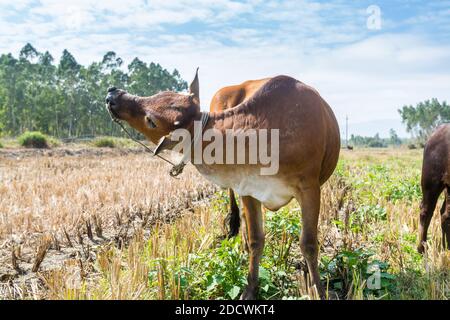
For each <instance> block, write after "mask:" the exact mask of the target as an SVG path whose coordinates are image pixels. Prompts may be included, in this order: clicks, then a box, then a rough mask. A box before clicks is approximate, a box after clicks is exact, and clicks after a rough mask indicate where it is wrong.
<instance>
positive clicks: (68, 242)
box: [0, 148, 216, 299]
mask: <svg viewBox="0 0 450 320" xmlns="http://www.w3.org/2000/svg"><path fill="white" fill-rule="evenodd" d="M168 170H169V168H168V166H167V165H165V164H163V163H161V162H160V161H158V160H157V159H154V158H152V157H151V156H150V155H149V154H147V153H145V152H144V151H142V149H104V148H102V149H100V148H96V149H94V148H56V149H48V150H32V149H7V150H5V149H3V150H0V181H1V183H0V299H23V298H34V299H41V298H45V291H43V290H41V289H42V287H43V285H44V281H45V280H44V279H45V273H46V272H48V271H50V270H54V269H58V268H61V267H63V266H67V265H71V264H76V265H77V266H78V267H80V266H81V270H83V272H89V269H90V268H89V264H90V263H93V262H94V261H95V258H96V252H97V251H98V250H101V249H102V248H103V247H105V246H111V245H113V246H117V247H119V248H120V247H122V246H124V245H126V244H127V242H128V241H129V240H130V239H131V238H132V237H133V235H134V233H135V232H136V230H140V232H142V230H143V231H144V236H146V235H148V233H149V231H150V230H151V228H152V226H154V225H155V224H157V223H158V222H161V223H167V222H170V221H172V220H174V219H176V218H177V217H179V216H181V215H183V213H184V212H189V211H190V210H191V208H192V207H193V206H194V205H195V204H196V203H197V202H199V201H202V200H203V199H205V198H207V197H209V196H211V195H212V194H213V193H214V192H215V191H216V188H215V187H213V186H212V185H210V184H209V183H207V182H205V181H204V180H203V178H201V177H200V176H199V175H198V173H197V172H196V171H195V170H193V168H190V167H188V168H186V172H185V173H184V174H183V175H182V176H181V178H180V179H178V180H175V179H173V178H170V177H169V176H168V174H167V173H168ZM142 175H147V176H148V177H149V178H148V179H142ZM42 254H44V257H43V259H41V258H40V257H39V256H40V255H41V256H42ZM40 260H42V261H40ZM33 269H34V270H33Z"/></svg>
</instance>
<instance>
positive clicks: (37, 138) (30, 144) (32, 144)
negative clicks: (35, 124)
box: [18, 131, 49, 149]
mask: <svg viewBox="0 0 450 320" xmlns="http://www.w3.org/2000/svg"><path fill="white" fill-rule="evenodd" d="M18 141H19V144H20V145H21V146H23V147H26V148H38V149H44V148H48V147H49V143H48V137H47V136H46V135H44V134H42V133H41V132H38V131H28V132H25V133H24V134H22V135H21V136H20V137H19V138H18Z"/></svg>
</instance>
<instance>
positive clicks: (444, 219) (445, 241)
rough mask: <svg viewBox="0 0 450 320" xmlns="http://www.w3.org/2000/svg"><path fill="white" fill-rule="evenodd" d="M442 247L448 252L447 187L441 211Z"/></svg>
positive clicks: (449, 197) (449, 208)
mask: <svg viewBox="0 0 450 320" xmlns="http://www.w3.org/2000/svg"><path fill="white" fill-rule="evenodd" d="M441 226H442V247H443V248H444V249H448V250H450V187H448V186H447V190H446V192H445V200H444V204H443V205H442V209H441Z"/></svg>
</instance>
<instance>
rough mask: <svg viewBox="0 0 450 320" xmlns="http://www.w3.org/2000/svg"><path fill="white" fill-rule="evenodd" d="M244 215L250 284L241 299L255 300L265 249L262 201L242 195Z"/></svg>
mask: <svg viewBox="0 0 450 320" xmlns="http://www.w3.org/2000/svg"><path fill="white" fill-rule="evenodd" d="M242 204H243V211H244V217H245V221H246V228H247V236H248V242H249V243H248V245H249V251H250V264H249V274H248V285H247V287H246V288H245V290H244V293H242V296H241V300H255V299H256V298H257V296H258V288H259V263H260V262H261V256H262V254H263V250H264V240H265V239H264V227H263V218H262V212H261V202H259V201H258V200H256V199H254V198H252V197H242Z"/></svg>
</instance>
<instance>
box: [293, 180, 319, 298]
mask: <svg viewBox="0 0 450 320" xmlns="http://www.w3.org/2000/svg"><path fill="white" fill-rule="evenodd" d="M296 199H297V201H298V202H299V203H300V206H301V208H302V235H301V240H300V248H301V250H302V253H303V255H304V257H305V259H306V263H307V265H308V270H309V274H310V277H311V282H312V285H314V286H316V288H317V291H318V293H319V295H320V298H321V299H325V290H324V289H323V286H322V284H321V283H320V273H319V262H318V259H319V242H318V235H317V232H318V223H319V211H320V186H319V183H318V182H317V183H316V182H314V183H310V184H303V185H302V186H301V187H300V190H299V192H298V195H297V196H296Z"/></svg>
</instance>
